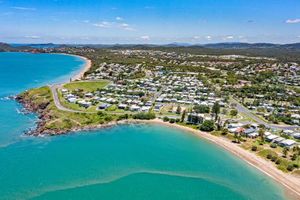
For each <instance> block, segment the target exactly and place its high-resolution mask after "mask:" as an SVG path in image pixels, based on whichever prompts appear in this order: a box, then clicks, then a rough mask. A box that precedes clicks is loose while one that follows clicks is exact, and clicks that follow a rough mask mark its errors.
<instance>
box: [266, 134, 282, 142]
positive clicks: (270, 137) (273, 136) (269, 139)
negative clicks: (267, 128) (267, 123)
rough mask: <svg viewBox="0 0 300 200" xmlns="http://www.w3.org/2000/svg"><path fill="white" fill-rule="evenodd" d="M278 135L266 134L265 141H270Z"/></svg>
mask: <svg viewBox="0 0 300 200" xmlns="http://www.w3.org/2000/svg"><path fill="white" fill-rule="evenodd" d="M278 137H279V136H278V135H273V134H271V135H268V136H267V137H266V141H267V142H272V141H273V140H275V139H276V138H278Z"/></svg>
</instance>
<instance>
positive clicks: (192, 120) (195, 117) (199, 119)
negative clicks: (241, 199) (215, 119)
mask: <svg viewBox="0 0 300 200" xmlns="http://www.w3.org/2000/svg"><path fill="white" fill-rule="evenodd" d="M203 120H204V114H198V113H188V114H187V123H188V124H195V125H197V124H202V123H203Z"/></svg>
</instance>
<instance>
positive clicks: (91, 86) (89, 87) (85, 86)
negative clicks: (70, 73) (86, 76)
mask: <svg viewBox="0 0 300 200" xmlns="http://www.w3.org/2000/svg"><path fill="white" fill-rule="evenodd" d="M109 83H110V81H107V80H102V81H89V82H86V81H80V82H72V83H67V84H65V85H64V86H63V87H64V88H66V89H68V90H75V89H81V90H83V91H86V92H92V91H95V90H97V89H101V88H104V87H105V86H107V85H108V84H109Z"/></svg>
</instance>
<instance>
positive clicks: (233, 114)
mask: <svg viewBox="0 0 300 200" xmlns="http://www.w3.org/2000/svg"><path fill="white" fill-rule="evenodd" d="M237 114H238V110H237V109H232V110H230V116H231V117H236V116H237Z"/></svg>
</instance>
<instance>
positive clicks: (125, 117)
mask: <svg viewBox="0 0 300 200" xmlns="http://www.w3.org/2000/svg"><path fill="white" fill-rule="evenodd" d="M128 118H129V115H128V114H124V115H120V116H119V117H118V119H117V120H123V119H128Z"/></svg>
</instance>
